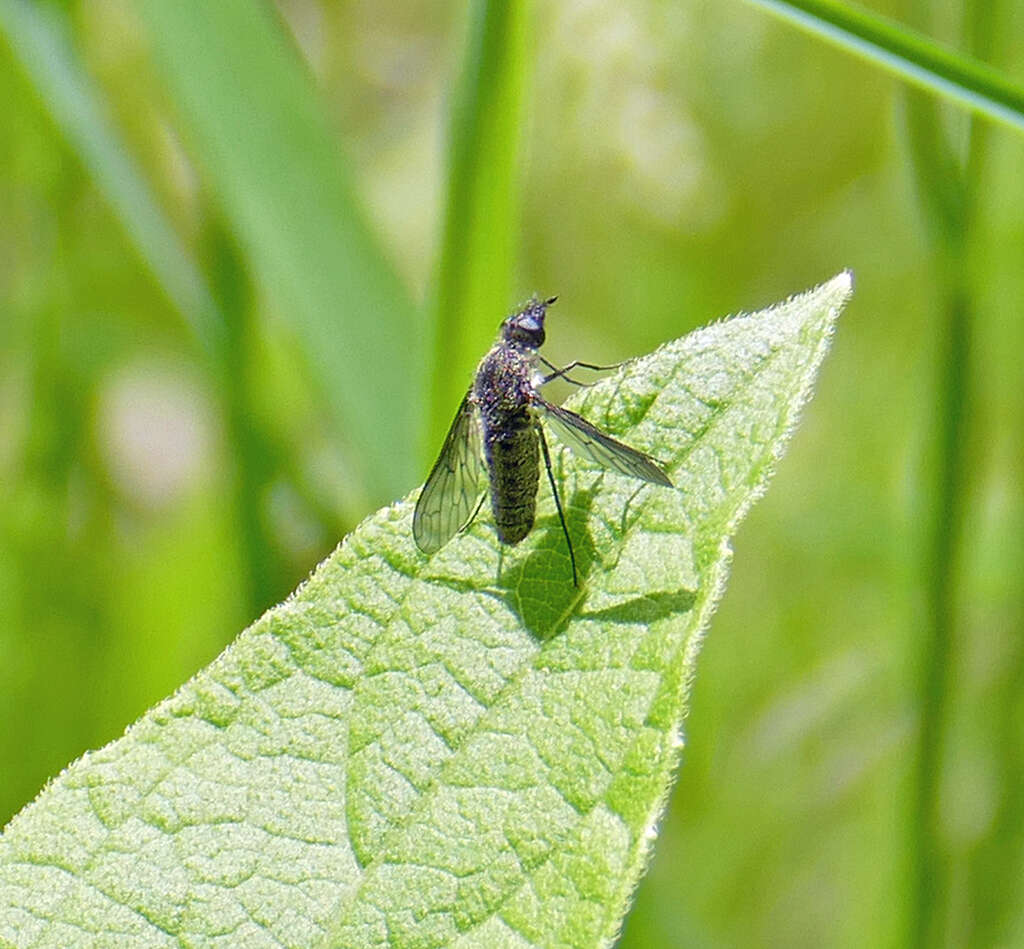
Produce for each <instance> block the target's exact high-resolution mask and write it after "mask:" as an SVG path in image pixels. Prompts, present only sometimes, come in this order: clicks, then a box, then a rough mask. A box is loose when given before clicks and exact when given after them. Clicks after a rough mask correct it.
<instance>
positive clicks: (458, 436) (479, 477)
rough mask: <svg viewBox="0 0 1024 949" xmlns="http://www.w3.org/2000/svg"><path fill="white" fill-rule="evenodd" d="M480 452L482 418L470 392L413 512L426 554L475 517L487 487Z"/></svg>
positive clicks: (416, 535) (418, 538) (414, 532)
mask: <svg viewBox="0 0 1024 949" xmlns="http://www.w3.org/2000/svg"><path fill="white" fill-rule="evenodd" d="M481 454H482V442H481V438H480V418H479V415H478V413H477V409H476V406H475V405H474V404H473V403H472V401H471V400H470V397H469V393H468V392H467V393H466V397H465V398H464V399H463V400H462V404H461V405H460V406H459V410H458V412H456V413H455V419H454V421H453V422H452V427H451V428H450V429H449V430H448V437H447V438H445V440H444V445H442V446H441V454H440V455H438V458H437V461H436V462H435V463H434V467H433V468H432V469H431V471H430V474H429V475H428V476H427V482H426V484H424V485H423V490H422V491H421V492H420V496H419V499H418V500H417V501H416V510H415V511H414V512H413V515H412V536H413V538H414V539H415V540H416V546H417V547H419V549H420V550H422V551H423V552H424V553H425V554H432V553H434V552H435V551H437V550H440V549H441V548H442V547H443V546H444V545H445V544H447V543H448V541H450V540H451V539H452V538H453V537H454V536H455V535H456V534H457V533H458V532H459V531H460V530H462V529H463V528H464V527H465V526H466V525H467V524H468V523H469V522H470V521H471V520H472V519H473V515H474V514H475V513H476V509H477V507H478V506H479V504H480V499H481V498H482V497H483V494H484V491H486V490H487V479H486V472H485V469H484V463H483V458H482V457H481Z"/></svg>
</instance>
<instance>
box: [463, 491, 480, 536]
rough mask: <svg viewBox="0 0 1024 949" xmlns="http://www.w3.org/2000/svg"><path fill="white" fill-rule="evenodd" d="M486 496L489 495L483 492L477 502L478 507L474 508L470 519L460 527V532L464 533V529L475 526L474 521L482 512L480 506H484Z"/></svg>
mask: <svg viewBox="0 0 1024 949" xmlns="http://www.w3.org/2000/svg"><path fill="white" fill-rule="evenodd" d="M486 497H487V495H486V494H481V495H480V500H479V501H477V502H476V507H475V508H473V513H472V514H470V515H469V520H468V521H466V523H465V524H463V525H462V527H460V528H459V533H460V534H461V533H463V532H464V531H468V530H469V529H470V527H472V526H473V521H475V520H476V516H477V514H479V513H480V508H481V507H483V503H484V498H486Z"/></svg>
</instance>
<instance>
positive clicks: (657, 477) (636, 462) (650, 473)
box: [534, 398, 672, 488]
mask: <svg viewBox="0 0 1024 949" xmlns="http://www.w3.org/2000/svg"><path fill="white" fill-rule="evenodd" d="M534 404H535V405H536V406H537V408H538V409H539V410H540V412H541V415H543V417H544V419H545V420H546V421H547V422H549V423H550V424H551V427H552V428H553V429H554V430H555V432H556V433H557V434H558V437H559V438H561V439H562V441H564V442H565V443H566V444H567V445H568V446H569V447H570V448H571V449H572V450H573V451H574V452H576V453H577V454H580V455H583V457H584V458H589V459H590V460H591V461H594V462H596V463H597V464H599V465H600V466H601V467H602V468H610V469H611V470H612V471H617V472H619V474H624V475H628V476H629V477H631V478H639V479H640V480H641V481H650V482H651V483H652V484H663V485H665V486H666V487H669V488H671V487H672V482H671V481H670V480H669V477H668V475H667V474H665V472H664V471H663V470H662V468H661V466H660V465H659V464H658V462H656V461H655V460H654V459H653V458H651V457H650V455H645V454H644V453H643V452H642V451H637V450H636V449H635V448H630V447H629V445H623V444H622V442H619V441H616V440H615V439H614V438H612V437H611V436H610V435H605V433H604V432H602V431H601V430H600V429H599V428H595V427H594V426H593V425H591V424H590V422H588V421H587V420H586V419H585V418H583V417H582V416H581V415H577V414H576V413H575V412H570V411H569V410H568V409H563V408H562V407H561V406H558V405H552V404H551V403H550V402H546V401H544V399H541V398H536V399H535V400H534Z"/></svg>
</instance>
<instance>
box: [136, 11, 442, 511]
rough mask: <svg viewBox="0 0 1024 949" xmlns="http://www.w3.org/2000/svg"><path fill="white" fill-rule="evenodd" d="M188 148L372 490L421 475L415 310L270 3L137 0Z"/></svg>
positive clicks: (393, 488)
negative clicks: (291, 332) (293, 336)
mask: <svg viewBox="0 0 1024 949" xmlns="http://www.w3.org/2000/svg"><path fill="white" fill-rule="evenodd" d="M138 6H139V11H140V13H141V15H142V18H143V21H144V22H145V24H146V25H147V26H148V27H149V33H150V40H151V42H152V44H153V47H154V51H155V53H156V58H157V60H158V62H159V64H160V66H161V67H162V74H163V76H164V77H165V79H166V82H167V87H168V90H169V93H170V95H171V97H172V100H173V103H174V106H175V109H176V111H177V112H178V114H179V115H180V117H181V118H182V120H183V122H184V125H185V127H186V129H187V132H188V134H187V144H188V146H189V151H190V154H191V155H192V156H193V157H194V158H195V160H196V162H197V164H198V165H199V168H200V170H201V172H202V174H203V179H204V183H205V184H206V186H207V187H208V188H209V189H210V192H211V193H212V194H213V195H214V196H215V198H216V200H217V202H218V204H219V206H220V209H221V211H222V214H223V217H224V220H225V221H226V222H227V224H228V226H229V227H230V229H231V231H232V233H234V234H235V235H236V237H237V238H238V241H239V243H240V245H241V247H242V249H243V251H244V253H245V254H246V256H247V259H248V262H249V265H250V267H251V270H252V275H253V278H254V279H255V280H256V281H257V283H258V284H259V285H260V286H261V287H264V288H265V289H266V290H267V291H268V293H269V296H270V298H271V299H272V300H273V302H274V305H275V307H274V308H275V312H276V313H277V314H278V315H279V316H280V318H281V319H282V320H285V321H287V322H288V324H289V325H290V326H292V327H293V328H294V330H295V331H296V334H297V338H298V339H299V340H300V342H301V343H302V345H303V347H304V349H305V352H306V354H307V356H308V358H309V363H310V366H311V367H312V369H313V371H314V372H315V373H316V378H317V379H318V380H319V382H320V383H321V385H322V388H323V390H324V392H325V393H326V394H327V395H328V400H327V405H326V408H327V410H328V411H329V412H332V413H335V414H336V417H337V418H338V419H339V422H340V425H339V427H340V428H341V429H342V430H343V431H344V433H345V435H346V437H347V439H348V440H349V441H350V443H351V445H352V446H353V448H354V449H355V451H354V452H353V453H352V458H353V461H354V462H355V463H358V464H361V465H362V467H363V469H364V470H363V472H362V474H363V476H364V477H363V481H364V484H365V485H367V486H368V491H369V493H370V494H371V496H373V497H376V498H378V499H385V498H393V497H395V496H397V495H398V494H399V493H400V492H401V491H402V490H404V489H405V486H407V485H408V484H409V482H410V481H411V480H412V479H413V477H414V476H415V473H416V472H417V471H418V470H419V466H418V464H417V459H416V457H415V456H414V454H413V453H412V452H410V451H408V446H409V445H410V444H416V440H417V438H418V437H419V434H420V431H421V424H420V416H419V407H420V406H421V405H422V401H423V398H422V396H423V389H424V383H423V381H422V366H421V361H420V358H419V357H420V354H421V353H422V346H423V340H422V338H421V335H422V332H421V331H422V326H421V324H420V321H419V318H418V314H417V313H416V312H415V310H414V309H413V306H412V304H411V302H410V301H409V298H408V296H407V294H406V292H405V290H404V288H403V287H402V285H401V283H400V282H399V280H398V278H397V276H396V275H395V273H394V272H393V271H392V269H391V268H390V266H389V265H388V263H387V261H386V259H385V256H384V254H383V252H382V250H381V248H380V247H379V246H378V245H377V242H376V241H375V239H374V238H373V236H372V234H371V232H370V229H369V226H368V225H367V223H366V222H365V220H364V217H363V214H362V213H361V209H360V208H359V207H358V206H357V203H356V201H355V199H354V197H353V194H352V187H351V183H350V181H349V177H348V174H347V173H346V170H345V168H344V166H343V161H342V157H341V154H340V150H339V148H338V144H337V142H336V139H335V135H334V133H333V131H332V130H331V128H330V125H329V123H328V121H327V118H326V113H325V110H324V108H323V106H322V104H321V102H320V101H319V98H318V96H317V94H316V90H315V88H314V86H313V84H312V83H311V81H310V79H309V76H308V74H307V72H306V71H305V69H304V68H303V64H302V63H301V61H300V60H299V58H298V57H297V56H296V55H295V49H294V47H293V46H291V45H290V44H289V43H288V41H287V38H286V36H285V35H284V31H283V30H282V28H281V25H280V23H279V21H277V20H276V19H275V17H274V16H273V14H272V13H271V11H270V8H269V5H268V4H263V3H252V2H250V0H218V2H217V3H207V2H205V0H176V2H174V3H166V2H163V0H140V3H139V5H138Z"/></svg>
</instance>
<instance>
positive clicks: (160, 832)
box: [0, 274, 850, 947]
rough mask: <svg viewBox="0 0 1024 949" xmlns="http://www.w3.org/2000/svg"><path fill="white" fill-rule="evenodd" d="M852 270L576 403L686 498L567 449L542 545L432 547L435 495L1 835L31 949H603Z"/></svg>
mask: <svg viewBox="0 0 1024 949" xmlns="http://www.w3.org/2000/svg"><path fill="white" fill-rule="evenodd" d="M849 293H850V279H849V276H848V275H847V274H841V275H839V276H838V277H836V278H835V279H833V280H832V281H831V282H829V283H827V284H825V285H823V286H821V287H819V288H817V289H815V290H812V291H810V292H809V293H807V294H804V295H802V296H800V297H796V298H794V299H792V300H790V301H788V302H787V303H785V304H782V305H780V306H779V307H776V308H773V309H771V310H768V311H765V312H763V313H759V314H755V315H752V316H742V317H736V318H733V319H731V320H727V321H724V322H721V323H718V324H716V325H713V326H710V327H708V328H706V329H703V330H699V331H697V332H695V333H693V334H691V335H689V336H687V337H685V338H684V339H681V340H677V341H675V342H673V343H669V344H667V345H665V346H663V347H661V348H660V349H659V350H657V351H656V352H655V353H653V354H651V355H650V356H647V357H645V358H643V359H640V360H637V361H635V362H633V363H630V364H628V365H627V366H625V367H623V369H621V370H620V371H619V372H618V373H616V374H615V375H613V376H612V377H610V378H608V379H606V380H605V381H604V382H602V383H600V384H599V385H597V386H595V387H594V388H593V389H589V390H587V391H586V392H585V393H583V394H582V396H581V397H579V398H576V399H575V400H573V401H572V402H571V403H570V404H571V406H572V407H573V408H574V409H575V410H577V411H579V412H581V414H583V415H584V416H585V417H587V418H589V419H590V420H591V421H593V422H594V423H595V424H597V425H599V426H601V427H602V428H603V429H604V430H606V431H607V432H609V433H610V434H612V435H614V436H615V437H618V438H622V439H624V440H625V441H626V442H627V443H628V444H630V445H633V446H635V447H636V448H638V449H640V450H642V451H645V452H648V453H650V454H651V455H653V456H654V457H656V458H658V459H660V460H661V461H662V462H664V463H665V464H666V466H667V470H668V471H669V474H670V475H671V477H672V480H673V482H674V483H675V484H676V485H678V486H679V489H678V490H677V489H669V488H662V487H657V486H651V485H639V484H638V483H637V482H635V481H631V480H629V479H625V478H621V477H619V476H618V475H615V474H612V473H607V472H602V471H601V470H600V469H598V468H596V467H594V466H592V465H589V464H588V463H587V462H586V461H585V460H580V459H579V458H576V457H573V456H571V455H569V453H568V452H567V451H566V450H565V449H564V448H558V449H556V451H555V452H554V462H555V467H556V473H557V478H558V481H559V486H560V490H561V492H562V496H563V499H564V500H565V501H566V502H567V515H568V520H569V528H570V531H571V532H572V535H573V538H574V542H575V544H576V550H577V559H578V564H579V567H580V575H581V587H580V589H578V590H577V589H575V588H574V587H573V586H572V583H571V581H570V573H569V561H568V556H567V553H566V549H565V542H564V539H563V538H562V535H561V531H560V528H559V526H558V521H557V518H556V517H555V514H554V508H553V504H552V501H551V498H550V496H549V494H547V493H545V492H544V491H542V493H541V503H540V508H539V517H538V523H537V526H536V527H535V529H534V531H533V533H532V534H531V535H530V536H529V537H528V538H527V539H526V541H524V542H523V543H522V544H520V545H519V546H517V547H515V548H512V549H506V550H504V551H503V552H501V551H499V547H498V544H497V541H496V539H495V537H494V533H493V529H492V528H491V526H490V525H489V523H488V522H487V521H488V519H487V518H486V517H483V516H481V517H480V518H478V520H477V522H476V523H475V524H474V526H473V527H472V529H471V530H469V531H467V532H466V533H465V534H462V535H459V536H458V537H456V539H455V540H453V541H452V542H451V543H450V544H448V545H447V546H446V547H445V548H443V549H442V550H441V551H440V552H439V553H438V554H436V555H435V556H434V557H433V558H430V559H427V558H425V557H424V556H423V555H421V554H420V553H419V552H418V550H417V549H416V547H415V545H414V543H413V540H412V536H411V527H410V521H411V515H412V505H413V501H414V497H415V495H414V494H413V495H410V496H409V497H407V498H406V499H405V500H403V501H401V502H400V503H397V504H395V505H392V506H391V507H389V508H386V509H384V510H381V511H379V512H378V513H377V514H375V515H373V516H372V517H370V518H369V519H368V520H367V521H365V522H364V523H363V524H362V525H361V526H360V527H359V528H358V529H357V530H356V531H355V532H353V533H352V534H351V535H350V536H349V537H347V538H346V539H345V541H344V542H343V543H342V544H341V546H340V547H339V548H338V550H337V551H336V552H335V553H334V554H332V555H331V556H330V557H329V558H328V559H327V560H326V561H325V562H324V563H323V564H321V566H320V567H319V568H318V569H317V570H316V572H315V573H314V574H313V576H312V577H311V578H310V580H309V581H308V582H307V583H306V584H305V585H304V586H302V587H301V588H300V589H299V590H298V591H297V592H296V593H295V594H294V595H293V596H292V597H291V598H290V599H288V600H287V601H286V602H285V603H283V604H281V605H280V606H278V607H276V608H275V609H273V610H271V611H269V612H268V613H267V614H266V615H265V616H263V617H262V618H261V619H260V620H258V621H257V622H256V623H255V624H253V626H252V627H250V628H249V629H248V630H246V631H245V632H244V633H243V634H242V635H241V636H240V637H239V638H238V640H237V641H236V642H235V643H234V644H233V645H232V646H231V647H229V648H228V649H227V650H226V651H225V652H224V653H223V654H222V655H221V656H220V657H219V658H218V659H217V660H215V661H214V662H213V663H212V664H211V665H210V666H209V667H208V668H207V669H205V670H204V671H202V672H201V673H199V674H198V675H197V676H196V677H195V678H194V679H192V680H191V681H190V682H188V683H187V684H186V685H185V686H184V687H183V688H182V689H181V690H180V691H179V692H178V693H177V694H176V695H175V696H173V697H172V698H170V699H168V700H167V701H165V702H163V703H161V704H160V705H158V706H157V707H155V708H154V709H153V710H152V711H150V712H149V713H148V714H146V715H145V716H143V718H142V719H141V720H140V721H139V722H137V723H136V724H135V725H134V726H132V727H131V728H130V729H129V730H128V732H127V734H126V735H125V736H124V737H123V738H121V739H119V740H118V741H115V742H113V743H112V744H110V745H108V746H107V747H105V748H103V749H101V750H100V751H97V752H93V753H90V754H87V755H85V756H84V757H83V758H81V759H80V760H79V761H77V762H75V763H74V764H72V765H71V766H70V767H69V768H68V769H67V770H66V771H65V772H64V773H63V774H61V775H60V776H59V777H58V778H57V779H56V780H55V781H54V782H53V783H52V784H51V785H50V786H49V787H48V788H46V789H45V790H44V791H43V793H42V794H41V795H40V797H39V798H38V799H37V801H36V802H35V803H33V804H32V805H30V806H29V807H27V808H26V809H25V810H24V811H23V812H22V813H21V814H20V815H18V816H17V817H16V818H15V819H14V820H13V821H12V822H11V824H10V825H9V826H8V828H7V830H6V831H5V833H4V835H3V837H2V838H0V940H4V939H6V940H8V941H9V942H10V943H11V944H13V945H17V946H22V945H25V946H27V945H33V946H62V947H68V946H77V945H95V944H97V943H103V944H111V945H114V944H116V945H118V946H146V947H151V946H161V945H167V946H172V945H173V946H177V945H182V944H187V945H199V946H217V945H224V946H295V947H302V946H314V945H331V946H346V947H354V946H385V945H391V946H400V947H401V946H418V947H428V946H447V945H456V946H460V947H468V946H494V945H509V946H515V945H522V946H527V945H553V944H559V945H571V946H593V945H605V944H607V943H609V942H610V941H611V940H612V939H613V938H614V936H615V934H616V932H617V930H618V927H619V924H620V922H621V919H622V916H623V914H624V913H625V910H626V908H627V903H628V899H629V895H630V893H631V892H632V890H633V888H634V887H635V885H636V882H637V880H638V878H639V876H640V874H641V872H642V870H643V867H644V864H645V860H646V856H647V851H648V848H649V846H650V844H651V842H652V840H653V838H654V836H655V831H654V827H655V823H656V821H657V819H658V817H659V816H660V814H661V811H662V808H663V805H664V801H665V798H666V795H667V793H668V789H669V785H670V781H671V777H672V774H673V771H674V769H675V766H676V764H677V761H678V757H679V749H680V747H681V744H682V742H681V732H680V728H681V722H682V718H683V715H684V712H685V709H686V706H687V698H688V691H689V683H690V681H691V680H692V677H693V674H694V662H695V658H696V655H697V651H698V648H699V644H700V639H701V635H702V633H703V630H704V628H705V626H706V624H707V621H708V618H709V616H710V613H711V611H712V609H713V607H714V605H715V603H716V601H717V599H718V597H719V595H720V593H721V590H722V586H723V583H724V580H725V575H726V570H727V566H728V561H729V557H730V551H729V546H728V541H729V537H730V535H731V534H732V532H733V530H734V529H735V526H736V524H737V522H738V520H739V518H740V517H741V516H742V514H743V513H744V512H745V511H746V510H747V508H748V507H749V505H750V504H751V503H752V501H753V500H754V499H755V498H756V497H757V496H759V494H760V493H761V492H762V491H763V490H764V487H765V484H766V482H767V479H768V477H769V475H770V473H771V471H772V468H773V465H774V463H775V461H776V459H777V458H778V457H779V455H780V453H781V451H782V448H783V445H784V443H785V440H786V438H787V436H788V434H789V432H790V431H791V429H792V426H793V424H794V422H795V419H796V416H797V413H798V411H799V409H800V407H801V406H802V405H803V403H804V401H805V400H806V398H807V397H808V395H809V392H810V388H811V385H812V382H813V379H814V375H815V372H816V370H817V368H818V366H819V364H820V362H821V359H822V358H823V356H824V353H825V351H826V348H827V345H828V341H829V338H830V335H831V331H832V328H833V324H834V321H835V318H836V316H837V315H838V312H839V310H840V308H841V307H842V305H843V304H844V303H845V301H846V299H847V298H848V296H849Z"/></svg>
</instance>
